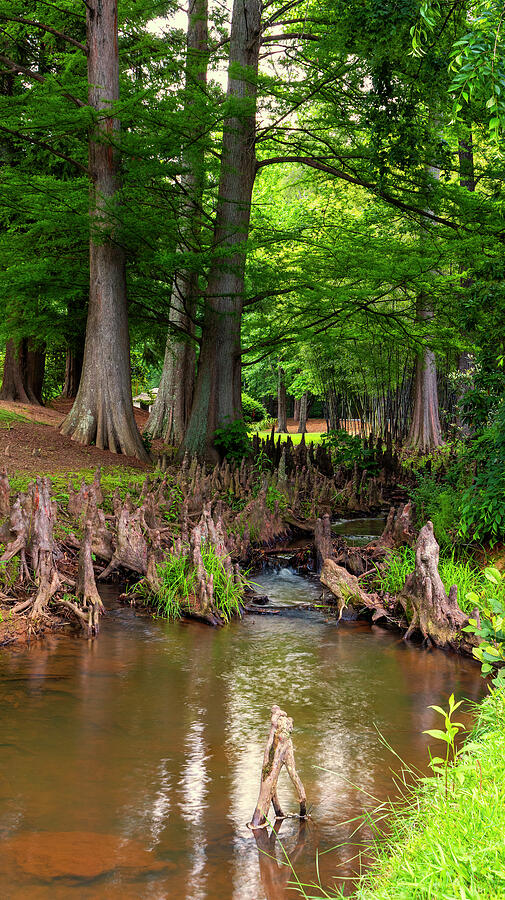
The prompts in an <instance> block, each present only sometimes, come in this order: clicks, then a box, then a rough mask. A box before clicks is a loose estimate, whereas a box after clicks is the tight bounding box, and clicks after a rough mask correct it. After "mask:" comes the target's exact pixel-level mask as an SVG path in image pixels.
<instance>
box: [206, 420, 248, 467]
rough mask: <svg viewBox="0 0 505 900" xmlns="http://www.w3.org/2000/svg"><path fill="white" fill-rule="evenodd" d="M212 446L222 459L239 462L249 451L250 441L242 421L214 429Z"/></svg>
mask: <svg viewBox="0 0 505 900" xmlns="http://www.w3.org/2000/svg"><path fill="white" fill-rule="evenodd" d="M214 444H215V446H216V448H217V450H218V451H219V453H220V454H221V456H222V457H223V459H224V458H226V459H233V460H235V462H240V461H241V459H243V457H244V456H247V454H248V453H249V452H250V450H251V440H250V438H249V434H248V431H247V425H246V424H245V422H244V420H243V419H236V420H235V421H234V422H230V423H229V424H228V425H223V426H222V427H221V428H216V430H215V432H214Z"/></svg>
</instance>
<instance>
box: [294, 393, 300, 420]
mask: <svg viewBox="0 0 505 900" xmlns="http://www.w3.org/2000/svg"><path fill="white" fill-rule="evenodd" d="M300 402H301V401H300V400H299V399H298V397H295V405H294V408H293V419H294V420H295V423H296V422H299V421H300Z"/></svg>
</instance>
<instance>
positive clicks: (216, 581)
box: [133, 543, 243, 622]
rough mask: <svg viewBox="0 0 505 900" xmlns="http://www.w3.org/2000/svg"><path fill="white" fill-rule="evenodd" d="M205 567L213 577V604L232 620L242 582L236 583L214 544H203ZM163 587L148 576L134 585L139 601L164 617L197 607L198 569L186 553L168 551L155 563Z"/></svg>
mask: <svg viewBox="0 0 505 900" xmlns="http://www.w3.org/2000/svg"><path fill="white" fill-rule="evenodd" d="M202 562H203V566H204V569H205V571H206V572H207V574H208V575H212V577H213V587H214V605H215V607H216V609H217V610H218V612H219V614H220V616H221V618H222V619H223V620H224V621H225V622H229V621H230V620H231V619H232V618H233V617H234V616H236V615H239V614H240V604H241V600H242V595H243V585H241V584H237V582H236V581H235V579H234V577H233V575H230V574H229V573H228V572H227V571H226V569H225V567H224V564H223V560H222V559H221V557H220V556H218V554H217V553H216V550H215V548H214V547H213V546H212V544H208V543H207V544H204V545H203V546H202ZM156 570H157V573H158V577H159V580H160V587H159V589H158V590H157V591H153V589H152V588H151V586H150V585H149V583H148V582H147V580H146V579H145V578H143V579H142V580H141V581H139V582H138V584H136V585H135V588H134V590H133V593H134V594H135V596H136V597H137V598H139V599H140V601H141V602H142V603H143V604H144V605H146V606H149V607H150V608H152V609H154V610H155V611H156V612H157V613H158V615H160V616H162V617H163V618H165V619H169V620H172V621H174V620H176V619H180V618H181V617H182V616H183V615H184V613H185V612H191V610H193V609H194V607H195V589H196V571H195V569H194V568H193V567H192V565H191V562H190V558H189V556H187V555H182V556H178V555H177V554H174V553H169V554H167V556H166V557H165V559H164V560H163V562H162V563H160V564H159V565H158V566H157V567H156Z"/></svg>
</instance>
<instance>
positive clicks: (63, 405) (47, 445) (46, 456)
mask: <svg viewBox="0 0 505 900" xmlns="http://www.w3.org/2000/svg"><path fill="white" fill-rule="evenodd" d="M71 406H72V401H71V400H56V401H54V402H53V403H52V404H51V405H50V406H47V407H44V406H32V405H31V404H26V403H8V402H4V401H2V402H0V409H1V410H7V411H9V412H14V413H16V414H17V415H20V416H23V417H24V418H26V419H28V420H29V421H26V422H18V421H15V420H14V421H12V422H9V423H7V424H5V423H2V426H1V427H0V468H5V469H6V471H7V474H14V473H15V472H18V473H26V474H32V473H33V474H34V475H35V474H40V473H44V474H51V473H53V472H64V471H69V472H74V471H76V470H78V469H91V468H95V467H96V466H125V467H133V468H136V469H146V470H147V469H149V468H150V466H149V465H148V464H146V463H142V462H140V461H139V460H138V459H135V458H134V457H132V456H123V455H120V454H116V453H110V452H109V451H108V450H99V449H98V448H97V447H86V446H83V445H81V444H76V443H75V441H73V440H72V439H71V438H69V437H67V436H66V435H63V434H60V431H59V428H60V425H61V423H62V422H63V419H64V418H65V416H66V414H67V413H68V411H69V410H70V408H71ZM135 418H136V420H137V424H138V426H139V428H140V430H141V431H142V429H143V427H144V426H145V423H146V422H147V419H148V413H147V412H145V411H144V410H142V409H136V410H135Z"/></svg>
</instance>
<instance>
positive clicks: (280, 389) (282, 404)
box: [275, 366, 288, 434]
mask: <svg viewBox="0 0 505 900" xmlns="http://www.w3.org/2000/svg"><path fill="white" fill-rule="evenodd" d="M286 406H287V398H286V380H285V377H284V369H283V368H282V366H279V372H278V375H277V428H276V429H275V430H276V432H277V433H278V434H286V433H287V430H288V423H287V409H286Z"/></svg>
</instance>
